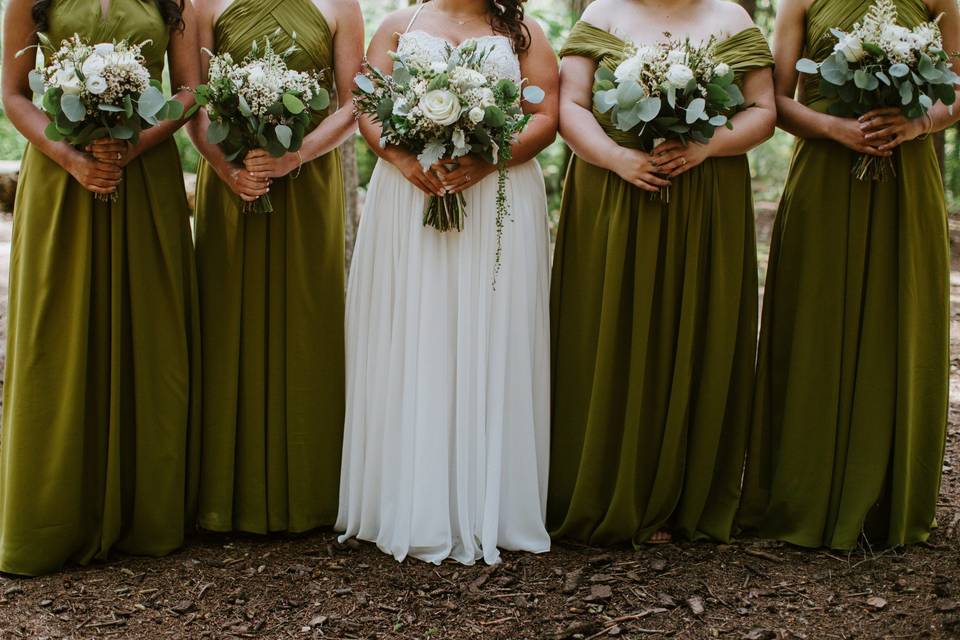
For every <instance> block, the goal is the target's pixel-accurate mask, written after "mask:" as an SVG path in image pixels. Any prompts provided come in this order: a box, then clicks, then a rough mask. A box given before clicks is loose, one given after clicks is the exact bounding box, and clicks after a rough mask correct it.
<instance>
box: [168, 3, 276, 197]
mask: <svg viewBox="0 0 960 640" xmlns="http://www.w3.org/2000/svg"><path fill="white" fill-rule="evenodd" d="M191 2H192V4H193V7H194V11H195V12H196V23H197V28H196V33H197V35H196V41H197V45H198V47H199V48H197V49H195V50H194V52H193V56H194V58H195V59H197V68H198V73H199V77H201V78H204V79H205V78H207V75H208V73H209V71H210V59H209V56H208V55H207V54H206V53H203V52H202V51H201V50H200V48H202V49H206V50H207V51H213V50H214V48H215V47H216V42H215V38H214V33H213V26H214V20H215V18H216V14H217V8H218V7H217V5H218V2H217V0H191ZM209 127H210V118H209V116H207V113H206V111H205V110H204V109H201V110H200V111H198V112H197V114H196V116H195V117H194V118H193V120H191V121H190V123H189V124H188V125H187V132H188V133H189V134H190V139H191V140H192V141H193V144H194V146H196V147H197V150H199V151H200V154H201V155H203V157H204V158H205V159H206V160H207V162H208V163H209V164H210V167H211V168H212V169H213V170H214V172H215V173H216V174H217V176H219V178H220V180H222V181H223V182H224V183H225V184H227V185H228V186H229V187H230V189H231V190H233V192H234V193H235V194H237V195H238V196H240V198H242V199H243V200H244V201H245V202H253V201H254V200H256V199H257V198H258V197H260V196H262V195H264V194H266V193H267V192H269V190H270V180H269V178H267V177H265V176H264V177H255V176H253V175H252V174H251V173H250V172H249V171H247V170H246V169H244V168H243V167H241V166H239V165H237V164H234V163H232V162H227V159H226V157H225V156H224V155H223V151H221V150H220V147H218V146H217V145H215V144H210V143H209V142H207V129H208V128H209Z"/></svg>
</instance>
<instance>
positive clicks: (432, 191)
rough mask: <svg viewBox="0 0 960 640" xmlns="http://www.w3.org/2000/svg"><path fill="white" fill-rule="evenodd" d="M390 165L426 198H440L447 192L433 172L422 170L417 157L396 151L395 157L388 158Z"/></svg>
mask: <svg viewBox="0 0 960 640" xmlns="http://www.w3.org/2000/svg"><path fill="white" fill-rule="evenodd" d="M390 163H391V164H392V165H393V166H395V167H396V168H397V169H399V170H400V173H402V174H403V177H404V178H406V179H407V181H408V182H410V183H411V184H413V186H415V187H416V188H418V189H420V191H423V192H424V193H425V194H427V195H428V196H438V197H442V196H444V195H446V193H447V191H446V189H445V188H444V186H443V183H442V182H441V181H440V178H439V177H437V175H436V174H435V173H433V171H431V170H429V169H427V170H424V168H423V166H421V164H420V161H419V160H417V157H416V156H415V155H413V154H412V153H410V152H408V151H399V150H398V151H397V153H396V155H395V156H394V157H392V158H390Z"/></svg>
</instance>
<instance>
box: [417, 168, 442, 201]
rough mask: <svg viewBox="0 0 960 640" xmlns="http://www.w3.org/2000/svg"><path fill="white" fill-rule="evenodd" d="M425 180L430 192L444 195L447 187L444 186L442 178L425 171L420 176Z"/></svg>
mask: <svg viewBox="0 0 960 640" xmlns="http://www.w3.org/2000/svg"><path fill="white" fill-rule="evenodd" d="M420 175H421V176H422V178H423V181H424V182H425V183H426V184H427V185H428V188H429V189H430V191H431V192H432V193H434V194H436V195H443V193H444V189H445V187H446V185H444V184H443V183H442V182H441V181H440V178H438V177H437V176H435V175H433V174H432V173H430V172H428V171H424V172H423V173H421V174H420Z"/></svg>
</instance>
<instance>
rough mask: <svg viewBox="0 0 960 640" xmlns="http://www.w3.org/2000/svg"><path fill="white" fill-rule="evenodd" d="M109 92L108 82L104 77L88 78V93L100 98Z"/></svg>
mask: <svg viewBox="0 0 960 640" xmlns="http://www.w3.org/2000/svg"><path fill="white" fill-rule="evenodd" d="M106 90H107V81H106V80H104V79H103V77H102V76H87V91H89V92H90V93H92V94H93V95H95V96H99V95H100V94H102V93H103V92H104V91H106Z"/></svg>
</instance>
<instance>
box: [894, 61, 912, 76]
mask: <svg viewBox="0 0 960 640" xmlns="http://www.w3.org/2000/svg"><path fill="white" fill-rule="evenodd" d="M909 74H910V67H908V66H907V65H905V64H903V63H897V64H894V65H891V66H890V75H892V76H893V77H894V78H903V77H905V76H907V75H909Z"/></svg>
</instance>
